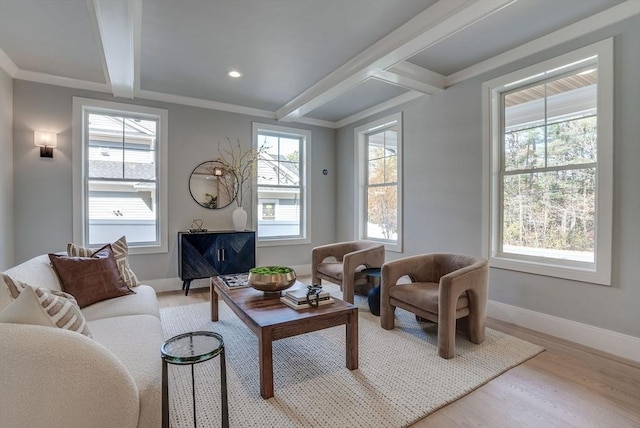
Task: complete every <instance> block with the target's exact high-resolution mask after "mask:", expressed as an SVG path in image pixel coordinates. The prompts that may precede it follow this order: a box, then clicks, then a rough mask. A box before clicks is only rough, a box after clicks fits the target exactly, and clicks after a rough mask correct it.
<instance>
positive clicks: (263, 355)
mask: <svg viewBox="0 0 640 428" xmlns="http://www.w3.org/2000/svg"><path fill="white" fill-rule="evenodd" d="M258 342H259V349H258V352H259V353H260V395H261V396H262V398H271V397H273V341H272V339H271V331H270V330H269V329H266V328H263V329H262V331H261V333H260V337H259V339H258Z"/></svg>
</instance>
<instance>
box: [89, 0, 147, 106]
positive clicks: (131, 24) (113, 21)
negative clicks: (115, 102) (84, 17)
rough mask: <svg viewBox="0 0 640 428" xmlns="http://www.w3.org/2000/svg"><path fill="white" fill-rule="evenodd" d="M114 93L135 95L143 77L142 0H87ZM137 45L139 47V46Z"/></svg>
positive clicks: (128, 95)
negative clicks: (141, 40) (139, 81)
mask: <svg viewBox="0 0 640 428" xmlns="http://www.w3.org/2000/svg"><path fill="white" fill-rule="evenodd" d="M87 6H88V8H89V13H90V15H91V16H92V18H93V19H94V23H95V25H96V26H97V31H96V34H97V36H98V44H99V45H100V46H101V47H102V54H103V60H104V69H105V79H106V80H107V82H108V83H109V84H110V85H111V89H112V92H113V95H114V96H116V97H121V98H133V96H134V93H135V90H136V88H137V86H136V85H138V86H139V84H138V83H137V82H136V80H137V78H139V71H138V70H137V67H139V47H140V27H141V22H142V3H141V0H87ZM136 48H137V49H136Z"/></svg>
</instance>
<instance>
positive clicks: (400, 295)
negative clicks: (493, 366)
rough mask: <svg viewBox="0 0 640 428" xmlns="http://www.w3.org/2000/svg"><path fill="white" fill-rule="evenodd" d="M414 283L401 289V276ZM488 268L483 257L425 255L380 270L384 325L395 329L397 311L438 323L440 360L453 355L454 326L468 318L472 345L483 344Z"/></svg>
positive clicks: (381, 311) (381, 320)
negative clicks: (400, 310)
mask: <svg viewBox="0 0 640 428" xmlns="http://www.w3.org/2000/svg"><path fill="white" fill-rule="evenodd" d="M405 275H406V276H408V277H409V279H410V281H411V282H408V283H404V282H402V281H401V283H398V280H399V279H400V278H402V277H403V276H405ZM488 275H489V267H488V264H487V260H486V259H483V258H481V257H473V256H464V255H458V254H424V255H419V256H413V257H406V258H402V259H398V260H393V261H390V262H387V263H385V264H384V265H382V285H381V296H380V324H381V325H382V328H384V329H386V330H391V329H393V328H394V327H395V320H394V315H395V314H394V312H395V309H396V307H398V308H402V309H405V310H407V311H409V312H412V313H414V314H416V315H417V316H419V317H422V318H425V319H427V320H429V321H433V322H436V323H438V355H439V356H440V357H442V358H452V357H453V356H454V355H455V345H456V320H457V319H460V318H466V320H465V321H466V328H467V330H468V335H469V340H470V341H471V342H473V343H482V342H483V341H484V337H485V320H486V317H487V284H488Z"/></svg>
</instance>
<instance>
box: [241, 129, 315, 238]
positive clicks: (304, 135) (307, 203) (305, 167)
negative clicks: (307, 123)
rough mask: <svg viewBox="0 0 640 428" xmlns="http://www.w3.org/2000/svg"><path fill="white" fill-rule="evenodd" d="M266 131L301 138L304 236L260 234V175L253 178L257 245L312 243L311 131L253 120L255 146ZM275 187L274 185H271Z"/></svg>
mask: <svg viewBox="0 0 640 428" xmlns="http://www.w3.org/2000/svg"><path fill="white" fill-rule="evenodd" d="M260 132H265V133H268V134H278V135H280V136H282V137H293V138H299V139H301V141H302V147H301V150H300V154H299V156H300V186H299V188H300V216H301V219H300V221H301V223H302V224H301V226H300V231H301V233H302V236H300V237H295V238H292V237H290V236H284V237H268V238H265V237H262V238H260V236H259V230H258V217H259V215H258V209H259V208H260V207H259V204H258V193H259V188H258V177H254V178H253V183H252V187H253V189H255V192H253V194H252V198H251V199H252V211H253V212H254V213H256V215H255V216H253V222H252V224H253V229H254V230H255V231H256V246H257V247H270V246H283V245H301V244H309V243H311V222H310V221H309V214H310V213H311V186H310V173H309V171H310V169H311V168H310V167H309V166H310V165H311V131H309V130H306V129H300V128H289V127H286V126H280V125H272V124H268V123H259V122H253V123H252V124H251V135H252V143H253V147H254V148H256V149H258V148H259V147H260V144H259V142H258V134H259V133H260ZM271 187H273V186H271Z"/></svg>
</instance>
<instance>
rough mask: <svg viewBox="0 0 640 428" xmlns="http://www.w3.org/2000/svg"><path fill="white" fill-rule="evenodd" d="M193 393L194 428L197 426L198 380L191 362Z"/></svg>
mask: <svg viewBox="0 0 640 428" xmlns="http://www.w3.org/2000/svg"><path fill="white" fill-rule="evenodd" d="M191 395H192V396H193V428H196V427H197V425H196V381H195V377H194V376H193V364H191Z"/></svg>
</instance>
